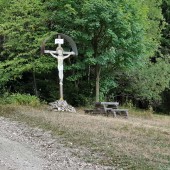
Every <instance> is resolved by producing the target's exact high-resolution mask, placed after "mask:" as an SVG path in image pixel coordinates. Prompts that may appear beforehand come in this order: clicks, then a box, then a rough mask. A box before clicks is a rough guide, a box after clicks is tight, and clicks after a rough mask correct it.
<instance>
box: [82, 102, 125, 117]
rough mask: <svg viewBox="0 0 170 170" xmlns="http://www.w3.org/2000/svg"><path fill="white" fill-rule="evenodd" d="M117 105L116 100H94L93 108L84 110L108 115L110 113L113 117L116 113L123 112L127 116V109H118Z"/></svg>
mask: <svg viewBox="0 0 170 170" xmlns="http://www.w3.org/2000/svg"><path fill="white" fill-rule="evenodd" d="M118 105H119V103H118V102H96V103H95V107H94V109H86V110H84V111H85V113H91V114H105V115H108V114H109V113H111V114H113V116H114V117H116V116H117V114H119V115H121V113H125V116H126V117H128V109H119V108H118Z"/></svg>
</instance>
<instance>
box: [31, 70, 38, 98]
mask: <svg viewBox="0 0 170 170" xmlns="http://www.w3.org/2000/svg"><path fill="white" fill-rule="evenodd" d="M32 75H33V88H34V93H35V96H37V97H38V96H39V95H38V90H37V82H36V77H35V68H33V72H32Z"/></svg>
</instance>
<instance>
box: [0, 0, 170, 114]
mask: <svg viewBox="0 0 170 170" xmlns="http://www.w3.org/2000/svg"><path fill="white" fill-rule="evenodd" d="M57 33H64V34H66V35H69V36H71V37H72V38H73V40H74V41H75V42H76V44H77V48H78V51H79V55H78V56H77V57H70V58H68V59H66V60H65V62H64V98H65V99H66V100H67V101H68V103H70V104H72V105H73V106H84V105H89V104H91V103H92V102H94V101H119V102H120V103H122V104H123V103H126V104H131V105H132V104H133V105H134V106H136V107H139V108H144V109H147V108H153V109H154V110H156V111H159V112H164V113H167V114H169V113H170V1H169V0H8V1H6V0H0V95H1V97H2V98H3V97H5V96H7V95H10V94H13V93H20V94H31V95H35V96H37V97H38V98H40V99H41V100H42V101H46V102H50V101H54V100H56V99H58V98H59V80H58V70H57V61H56V59H54V58H52V57H51V56H50V55H41V54H40V47H41V44H42V42H43V40H44V39H47V38H48V42H47V48H50V49H55V48H56V45H55V44H54V39H55V38H56V34H57ZM65 48H66V49H67V50H69V49H68V46H67V44H66V46H65Z"/></svg>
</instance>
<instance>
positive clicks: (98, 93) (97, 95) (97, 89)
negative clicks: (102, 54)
mask: <svg viewBox="0 0 170 170" xmlns="http://www.w3.org/2000/svg"><path fill="white" fill-rule="evenodd" d="M100 71H101V68H100V66H99V65H96V102H99V98H100Z"/></svg>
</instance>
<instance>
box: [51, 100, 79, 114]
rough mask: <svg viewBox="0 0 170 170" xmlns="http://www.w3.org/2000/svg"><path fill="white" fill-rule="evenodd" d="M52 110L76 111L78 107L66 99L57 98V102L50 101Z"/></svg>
mask: <svg viewBox="0 0 170 170" xmlns="http://www.w3.org/2000/svg"><path fill="white" fill-rule="evenodd" d="M49 105H50V110H53V111H56V112H76V109H75V108H74V107H72V106H71V105H69V104H68V103H67V102H66V100H56V101H55V102H52V103H49Z"/></svg>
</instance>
